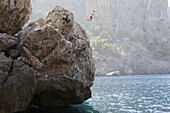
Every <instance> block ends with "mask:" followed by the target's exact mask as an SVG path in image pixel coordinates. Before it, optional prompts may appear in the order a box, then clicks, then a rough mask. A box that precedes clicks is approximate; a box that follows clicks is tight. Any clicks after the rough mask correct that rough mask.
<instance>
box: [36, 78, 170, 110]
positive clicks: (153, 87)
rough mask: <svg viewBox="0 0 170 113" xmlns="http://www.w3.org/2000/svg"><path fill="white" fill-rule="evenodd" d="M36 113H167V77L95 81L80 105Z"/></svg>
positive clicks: (169, 87)
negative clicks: (89, 96)
mask: <svg viewBox="0 0 170 113" xmlns="http://www.w3.org/2000/svg"><path fill="white" fill-rule="evenodd" d="M43 111H44V110H43ZM35 113H170V75H133V76H132V75H131V76H116V77H96V79H95V82H94V86H93V87H92V98H91V99H89V100H87V101H86V102H84V103H83V104H82V105H78V106H75V107H74V108H72V109H66V110H65V111H63V110H61V111H59V112H58V111H55V110H54V111H52V112H49V110H47V112H42V111H41V112H35Z"/></svg>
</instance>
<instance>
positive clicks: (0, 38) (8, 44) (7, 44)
mask: <svg viewBox="0 0 170 113" xmlns="http://www.w3.org/2000/svg"><path fill="white" fill-rule="evenodd" d="M15 45H17V38H15V37H13V36H11V35H7V34H5V33H0V51H1V50H6V49H9V48H12V47H13V46H15Z"/></svg>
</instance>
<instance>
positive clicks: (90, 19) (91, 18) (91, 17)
mask: <svg viewBox="0 0 170 113" xmlns="http://www.w3.org/2000/svg"><path fill="white" fill-rule="evenodd" d="M94 13H95V10H93V12H92V13H91V15H90V18H86V19H85V20H88V21H92V20H93V15H94Z"/></svg>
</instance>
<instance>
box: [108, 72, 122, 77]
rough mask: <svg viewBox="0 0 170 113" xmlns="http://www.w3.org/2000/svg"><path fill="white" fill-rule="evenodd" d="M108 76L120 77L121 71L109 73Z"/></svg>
mask: <svg viewBox="0 0 170 113" xmlns="http://www.w3.org/2000/svg"><path fill="white" fill-rule="evenodd" d="M106 75H107V76H120V72H119V71H113V72H110V73H107V74H106Z"/></svg>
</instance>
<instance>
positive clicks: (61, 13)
mask: <svg viewBox="0 0 170 113" xmlns="http://www.w3.org/2000/svg"><path fill="white" fill-rule="evenodd" d="M53 14H54V15H58V16H56V17H54V15H53ZM60 17H62V18H61V19H62V20H60ZM64 17H66V18H64ZM73 18H74V17H73V13H71V12H70V11H68V10H65V9H64V8H62V7H59V6H57V7H56V8H55V9H54V10H53V11H52V12H50V13H49V14H48V16H47V19H46V20H43V19H39V20H38V21H36V22H32V23H30V24H29V25H28V26H26V27H25V28H24V29H23V30H21V31H20V32H19V33H18V35H17V37H14V36H10V35H6V34H1V33H0V44H2V46H1V45H0V113H14V112H19V111H24V110H26V109H28V108H29V107H30V106H31V105H37V106H40V107H66V106H70V105H72V104H81V103H83V102H84V101H85V100H87V99H88V98H90V97H91V90H90V87H91V86H92V85H93V81H94V72H95V68H94V64H93V59H92V49H91V47H90V42H89V39H88V37H87V35H86V32H85V30H84V29H83V28H82V27H81V26H80V25H79V24H77V23H75V22H74V19H73ZM53 19H54V20H55V19H56V20H57V21H52V20H53ZM58 19H59V20H58ZM61 21H62V22H61ZM56 22H57V23H56ZM55 25H56V26H55Z"/></svg>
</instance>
